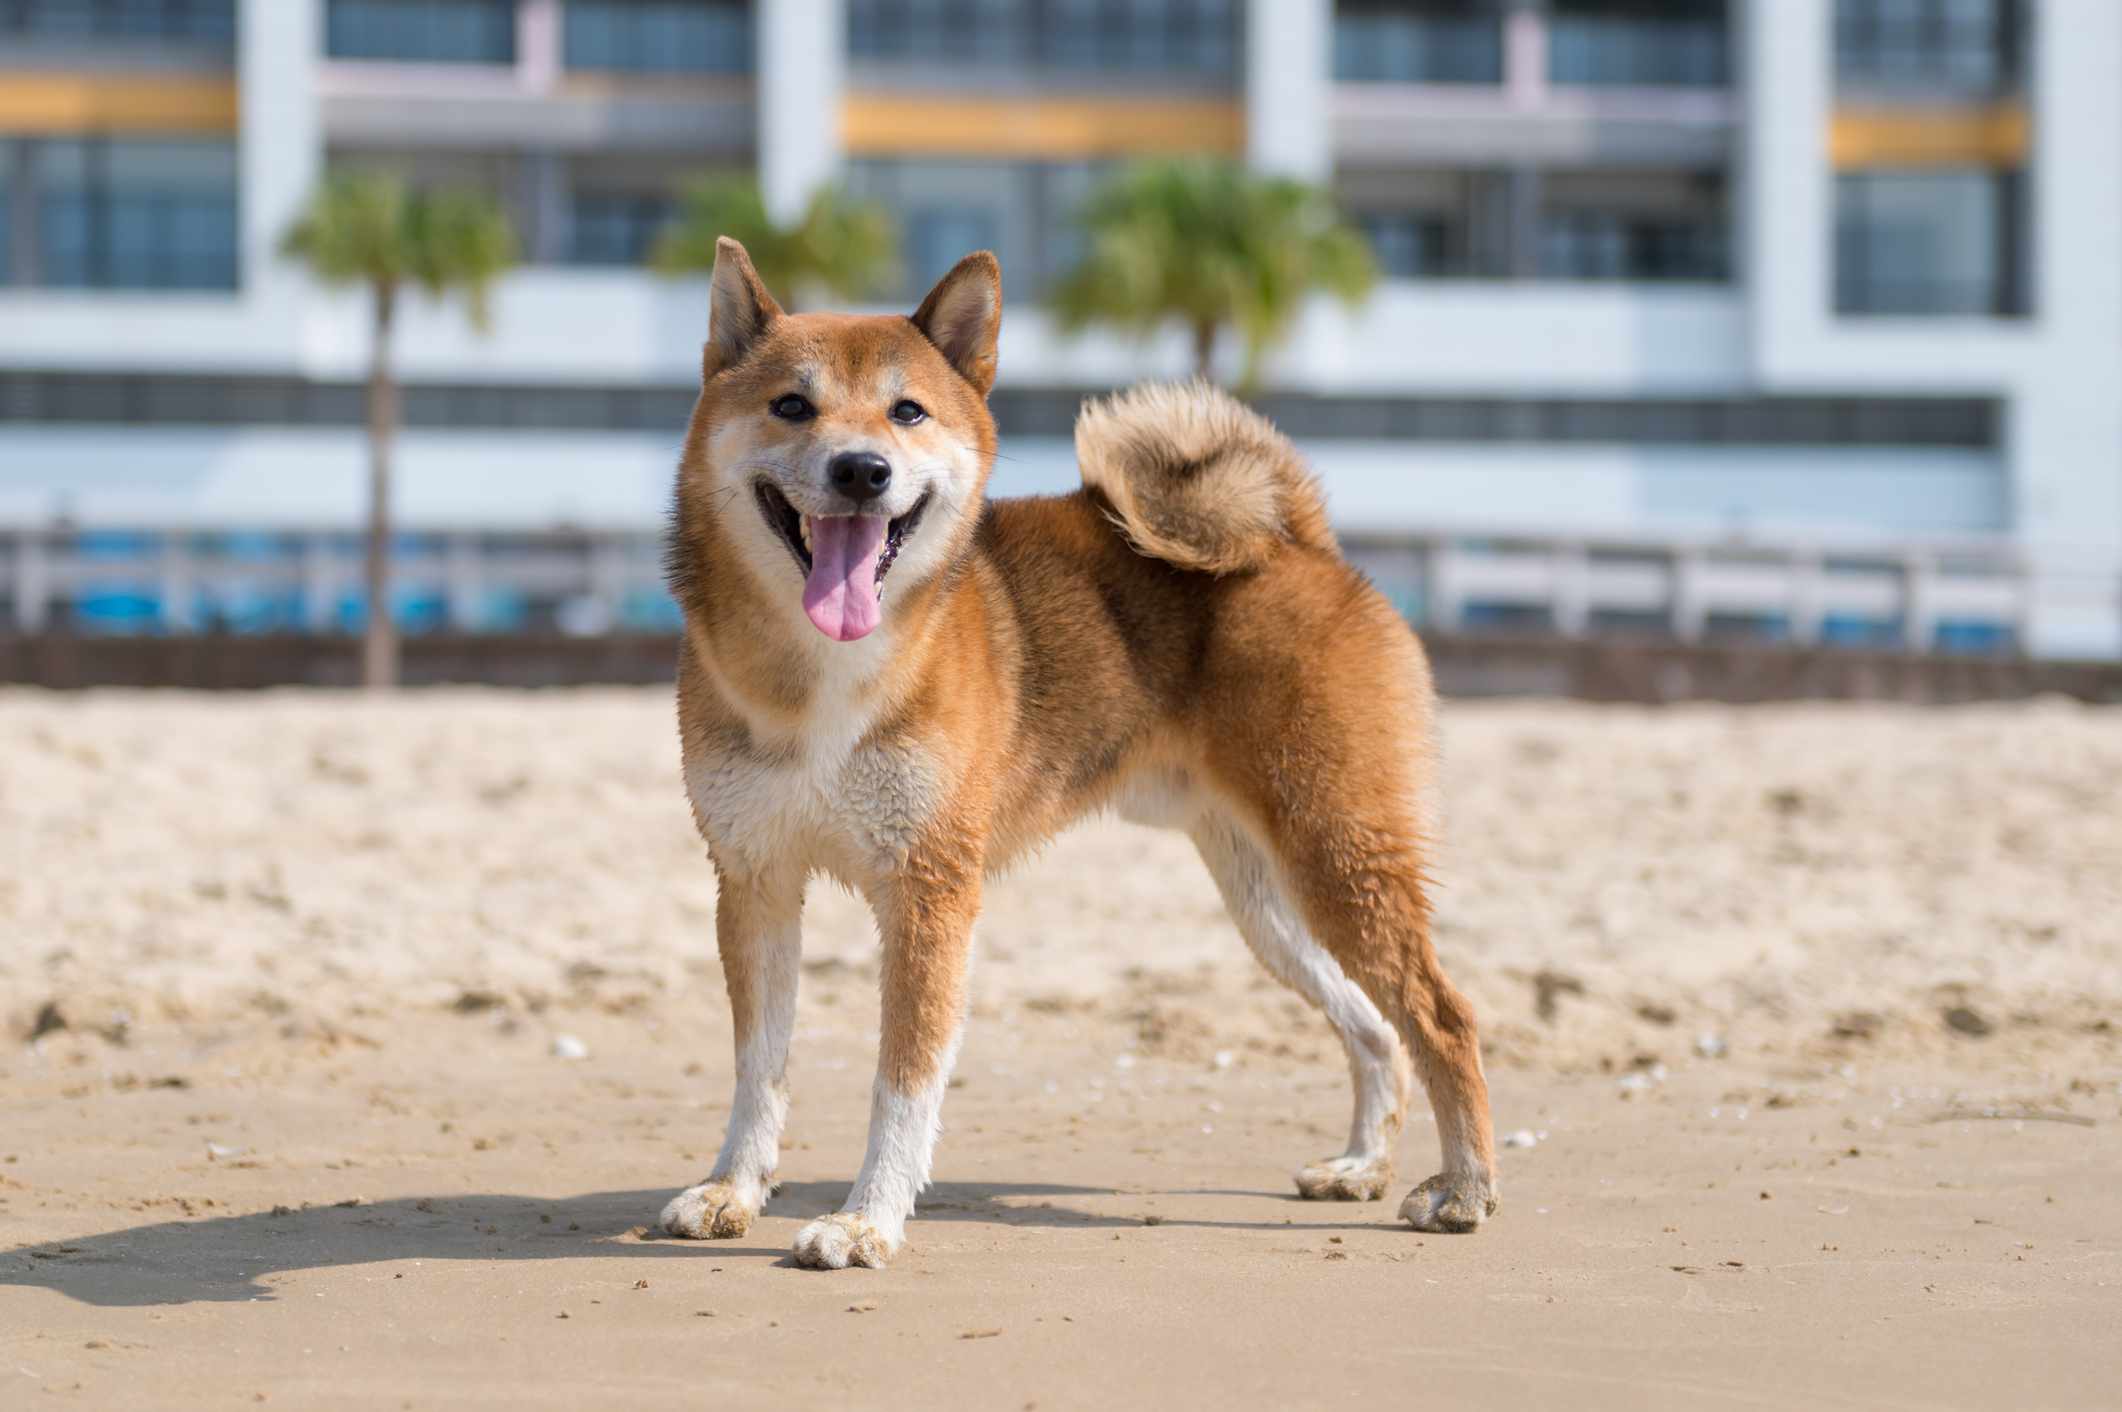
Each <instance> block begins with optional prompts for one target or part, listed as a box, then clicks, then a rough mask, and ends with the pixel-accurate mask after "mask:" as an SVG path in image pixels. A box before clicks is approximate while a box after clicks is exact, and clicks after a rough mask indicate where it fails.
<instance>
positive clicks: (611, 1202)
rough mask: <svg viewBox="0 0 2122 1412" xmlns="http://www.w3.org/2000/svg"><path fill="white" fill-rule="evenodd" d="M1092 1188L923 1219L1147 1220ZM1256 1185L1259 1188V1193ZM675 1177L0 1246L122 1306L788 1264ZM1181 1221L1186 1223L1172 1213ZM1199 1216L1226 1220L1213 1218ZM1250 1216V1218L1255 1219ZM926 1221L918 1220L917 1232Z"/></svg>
mask: <svg viewBox="0 0 2122 1412" xmlns="http://www.w3.org/2000/svg"><path fill="white" fill-rule="evenodd" d="M1117 1194H1118V1193H1115V1192H1112V1191H1106V1190H1101V1189H1099V1188H1095V1187H1077V1186H1052V1185H1044V1184H1038V1183H960V1182H943V1183H938V1184H937V1185H935V1186H932V1187H930V1188H929V1189H928V1191H927V1192H926V1193H925V1194H924V1195H923V1196H922V1198H921V1203H920V1210H919V1214H918V1217H917V1219H918V1221H919V1222H921V1223H930V1222H937V1221H977V1222H984V1223H988V1224H992V1225H997V1226H1006V1227H1008V1226H1052V1227H1082V1228H1095V1227H1116V1228H1117V1227H1138V1226H1140V1225H1142V1224H1143V1222H1142V1218H1141V1217H1139V1216H1131V1215H1130V1216H1114V1215H1097V1214H1094V1213H1091V1212H1087V1211H1081V1210H1070V1209H1068V1208H1066V1207H1064V1206H1057V1205H1055V1204H1054V1203H1053V1201H1052V1200H1050V1199H1049V1198H1068V1197H1112V1196H1115V1195H1117ZM1255 1194H1257V1193H1255ZM670 1195H671V1192H670V1189H668V1188H662V1189H657V1190H652V1191H600V1192H590V1193H587V1194H585V1195H582V1196H568V1197H559V1198H553V1199H547V1198H542V1197H531V1196H506V1195H484V1196H429V1197H404V1198H401V1199H396V1200H390V1201H377V1202H373V1203H370V1202H362V1203H359V1204H348V1205H342V1206H304V1207H301V1208H299V1209H290V1208H287V1207H276V1208H275V1209H274V1210H273V1211H271V1212H258V1213H253V1214H250V1215H244V1216H223V1217H217V1218H212V1219H208V1220H202V1221H158V1222H155V1223H154V1224H151V1225H145V1226H133V1227H131V1228H129V1229H126V1230H120V1231H107V1232H105V1233H103V1234H101V1235H93V1236H82V1237H79V1238H77V1239H72V1240H65V1241H52V1242H47V1243H42V1244H36V1245H22V1246H16V1247H14V1248H12V1249H9V1250H4V1251H0V1288H5V1287H8V1286H21V1287H24V1288H36V1289H49V1290H55V1291H57V1292H58V1293H60V1294H64V1295H66V1296H68V1297H69V1298H72V1299H77V1300H80V1301H81V1302H82V1303H84V1304H96V1305H104V1306H112V1307H123V1306H137V1305H155V1304H192V1303H233V1302H239V1301H244V1300H252V1299H272V1298H274V1297H275V1296H274V1291H273V1288H272V1286H271V1285H270V1284H269V1283H267V1281H268V1280H269V1279H270V1277H271V1276H273V1275H276V1274H280V1273H284V1272H287V1271H291V1270H313V1269H321V1268H326V1267H330V1266H340V1265H369V1264H376V1263H380V1262H386V1261H395V1260H583V1259H599V1258H609V1257H613V1256H620V1257H624V1258H626V1259H631V1260H643V1259H649V1260H654V1259H676V1260H701V1259H706V1260H731V1261H735V1260H754V1261H760V1260H763V1261H767V1262H770V1263H781V1264H789V1263H792V1262H790V1261H789V1258H788V1249H787V1247H786V1246H785V1245H773V1246H766V1245H762V1244H760V1243H759V1241H758V1239H757V1237H758V1234H759V1233H758V1231H757V1230H756V1229H754V1231H753V1233H752V1235H751V1237H750V1238H747V1239H740V1240H734V1241H692V1240H675V1239H671V1238H669V1237H659V1236H658V1234H657V1233H656V1232H655V1230H654V1228H653V1225H652V1224H650V1225H648V1226H647V1228H644V1223H652V1222H653V1221H654V1218H655V1215H656V1213H657V1212H658V1211H659V1210H661V1209H662V1206H663V1203H664V1202H665V1201H666V1200H668V1199H669V1198H670ZM846 1195H847V1185H846V1183H844V1182H785V1183H783V1184H782V1186H781V1187H780V1189H779V1191H778V1192H777V1193H776V1195H775V1196H774V1199H773V1203H772V1205H771V1206H769V1207H768V1210H769V1212H770V1213H771V1214H772V1215H773V1216H776V1217H794V1218H796V1219H799V1220H809V1219H810V1218H811V1217H813V1216H820V1215H823V1214H825V1213H826V1212H828V1211H832V1210H835V1209H837V1208H838V1206H839V1204H840V1202H841V1200H842V1199H843V1198H844V1197H845V1196H846ZM1171 1224H1173V1225H1184V1224H1189V1223H1188V1222H1185V1221H1173V1222H1172V1223H1171ZM1203 1224H1223V1223H1221V1222H1207V1223H1203ZM1248 1224H1249V1223H1248ZM917 1233H918V1231H917Z"/></svg>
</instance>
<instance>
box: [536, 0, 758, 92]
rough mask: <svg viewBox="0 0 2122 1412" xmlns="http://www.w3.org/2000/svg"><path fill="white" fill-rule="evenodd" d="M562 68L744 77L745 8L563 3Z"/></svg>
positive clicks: (590, 0) (701, 0) (733, 3)
mask: <svg viewBox="0 0 2122 1412" xmlns="http://www.w3.org/2000/svg"><path fill="white" fill-rule="evenodd" d="M566 13H567V26H566V48H567V66H568V67H569V68H571V69H617V70H626V71H630V72H635V73H713V74H741V73H749V72H750V71H751V68H752V28H751V8H750V6H749V5H747V4H743V3H739V0H725V2H724V3H714V0H568V5H567V11H566Z"/></svg>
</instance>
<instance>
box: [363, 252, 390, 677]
mask: <svg viewBox="0 0 2122 1412" xmlns="http://www.w3.org/2000/svg"><path fill="white" fill-rule="evenodd" d="M375 295H376V302H375V328H374V335H375V343H374V347H373V349H372V351H371V354H370V360H369V371H368V626H367V630H366V632H365V633H364V635H363V637H362V640H361V682H362V685H364V686H366V687H369V688H370V689H372V690H374V689H378V688H383V687H391V686H396V685H397V684H398V630H397V626H396V624H395V623H394V622H393V621H392V618H391V583H390V580H391V440H392V438H393V437H395V436H396V435H397V430H398V384H397V381H396V379H395V378H393V377H392V375H391V356H390V341H391V322H392V319H393V316H394V315H395V314H396V312H397V304H398V288H397V286H396V285H395V284H394V283H392V282H391V281H389V280H382V281H379V282H378V283H377V284H376V286H375Z"/></svg>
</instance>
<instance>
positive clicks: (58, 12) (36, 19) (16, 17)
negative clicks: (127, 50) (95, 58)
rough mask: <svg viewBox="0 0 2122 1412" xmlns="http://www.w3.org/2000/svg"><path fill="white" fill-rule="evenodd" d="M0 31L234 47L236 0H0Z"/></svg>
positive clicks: (30, 35) (35, 37) (44, 36)
mask: <svg viewBox="0 0 2122 1412" xmlns="http://www.w3.org/2000/svg"><path fill="white" fill-rule="evenodd" d="M0 37H7V38H15V37H20V38H22V39H25V40H32V41H34V40H57V41H71V40H93V39H112V40H119V41H126V40H170V41H175V42H178V43H184V44H205V45H213V46H215V47H226V48H229V49H231V50H232V49H233V48H234V46H235V41H236V0H0Z"/></svg>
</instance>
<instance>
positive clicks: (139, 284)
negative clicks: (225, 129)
mask: <svg viewBox="0 0 2122 1412" xmlns="http://www.w3.org/2000/svg"><path fill="white" fill-rule="evenodd" d="M32 170H33V174H34V176H33V179H34V180H35V182H36V184H37V234H38V240H39V243H40V245H41V246H42V249H41V252H40V275H41V279H42V282H43V283H45V284H48V285H56V286H59V287H64V288H97V289H233V288H235V287H236V273H237V269H236V267H237V247H238V237H237V230H236V153H235V148H234V146H233V144H230V143H226V142H160V141H124V142H109V141H102V140H94V139H91V140H85V141H78V142H47V143H43V144H41V145H40V146H39V147H38V149H37V151H36V157H35V161H34V163H33V167H32Z"/></svg>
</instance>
